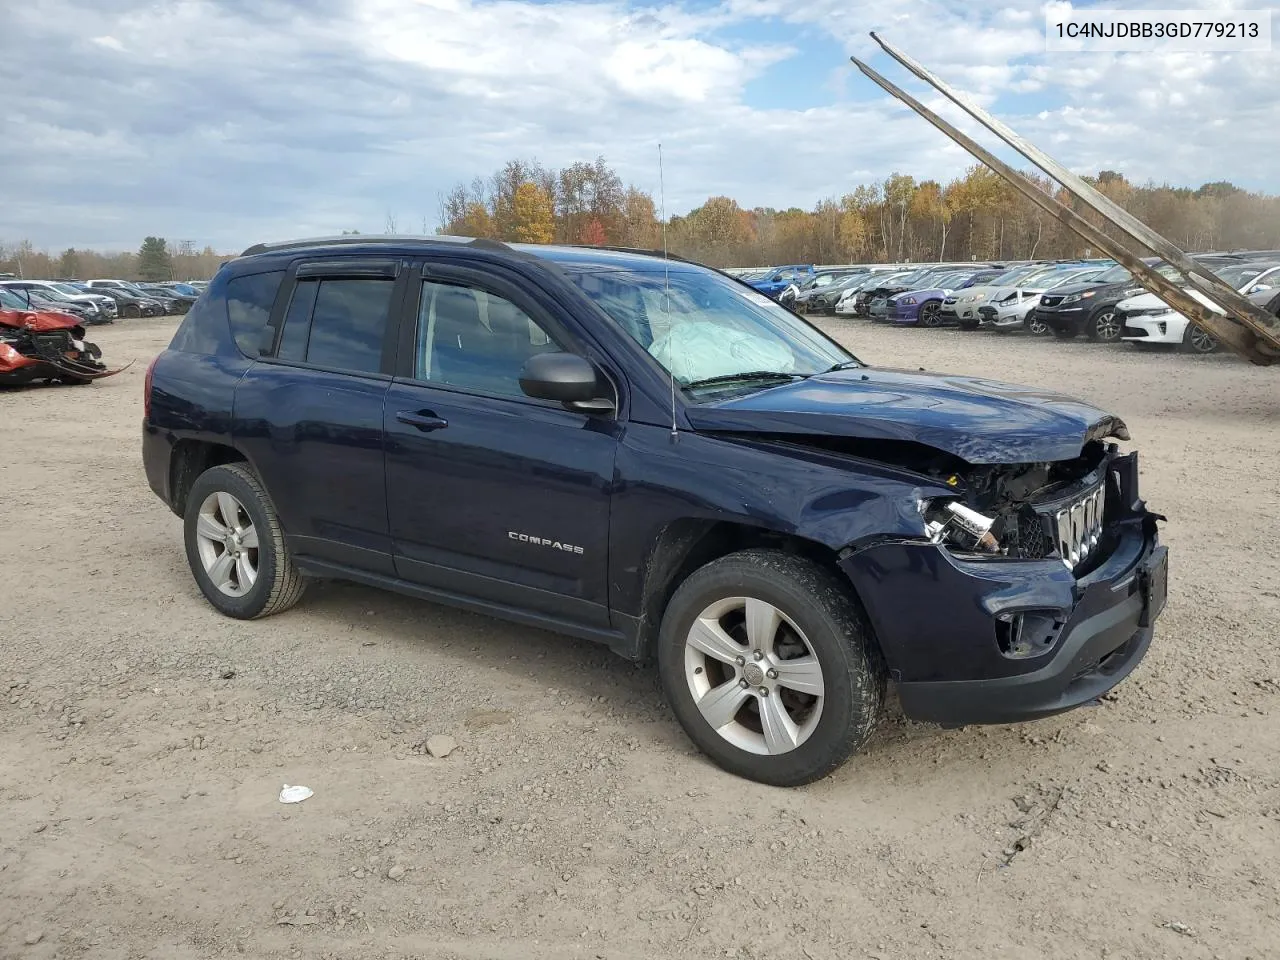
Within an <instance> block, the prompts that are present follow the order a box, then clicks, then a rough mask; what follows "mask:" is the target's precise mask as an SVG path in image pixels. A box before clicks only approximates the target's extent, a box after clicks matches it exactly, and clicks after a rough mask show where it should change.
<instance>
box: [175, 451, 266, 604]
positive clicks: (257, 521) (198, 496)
mask: <svg viewBox="0 0 1280 960" xmlns="http://www.w3.org/2000/svg"><path fill="white" fill-rule="evenodd" d="M217 492H226V493H229V494H231V495H232V496H233V497H235V498H236V499H237V500H239V501H240V503H241V505H242V506H243V507H244V509H245V511H246V512H247V513H248V514H249V517H250V518H251V519H252V520H253V526H254V529H256V530H257V531H258V578H257V580H255V581H254V584H253V588H252V589H251V590H250V591H249V592H248V593H246V594H245V595H244V596H242V597H229V596H227V595H226V594H225V593H223V592H222V591H221V590H219V589H218V588H217V587H216V586H215V585H214V583H213V581H212V580H211V579H209V574H207V573H206V572H205V569H204V564H203V563H202V562H201V561H200V552H199V549H198V547H197V546H196V535H195V531H196V522H197V519H198V517H199V515H200V505H201V504H202V503H204V501H205V500H206V499H207V498H208V496H209V494H211V493H217ZM182 527H183V531H182V532H183V541H184V543H185V544H186V550H187V564H188V565H189V566H190V567H191V575H192V576H193V577H195V581H196V584H197V585H198V586H199V587H200V592H201V593H203V594H204V596H205V599H206V600H208V601H209V603H210V604H211V605H212V606H213V607H214V608H215V609H216V610H218V612H220V613H223V614H226V615H227V616H229V617H235V618H236V619H239V620H251V619H253V618H254V617H256V616H258V614H260V613H261V612H262V611H263V610H264V609H265V608H266V605H267V602H268V601H269V600H270V596H271V585H272V584H273V583H274V582H275V579H276V565H277V564H278V563H279V562H280V557H278V556H277V555H276V545H275V541H274V539H273V538H272V536H271V523H270V518H269V517H268V515H267V511H266V508H265V507H264V505H263V503H262V500H261V494H260V493H259V492H258V491H257V490H256V489H254V487H253V486H252V485H250V484H249V483H248V482H247V481H246V480H245V479H244V477H242V476H240V474H239V473H237V472H236V471H235V470H233V469H230V468H227V467H213V468H211V469H209V470H206V471H205V472H204V473H202V474H201V475H200V476H199V477H197V478H196V481H195V483H193V484H192V485H191V491H190V493H188V495H187V509H186V513H185V515H184V517H183V524H182Z"/></svg>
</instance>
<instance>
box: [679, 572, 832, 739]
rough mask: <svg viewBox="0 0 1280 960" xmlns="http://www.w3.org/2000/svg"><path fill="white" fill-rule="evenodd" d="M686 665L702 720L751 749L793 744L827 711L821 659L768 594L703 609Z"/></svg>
mask: <svg viewBox="0 0 1280 960" xmlns="http://www.w3.org/2000/svg"><path fill="white" fill-rule="evenodd" d="M684 668H685V680H686V681H687V683H688V685H689V692H690V693H691V694H692V696H693V700H694V703H695V704H696V705H697V708H698V710H699V712H700V713H701V714H702V717H703V719H705V720H706V721H707V723H708V724H710V726H711V728H712V729H713V730H715V731H716V733H718V734H719V735H720V736H721V737H723V738H724V739H725V740H727V741H728V742H729V743H731V744H733V745H734V746H736V747H738V748H739V749H742V750H746V751H748V752H750V753H755V754H765V755H777V754H782V753H788V752H790V751H792V750H794V749H796V748H797V747H799V746H800V745H801V744H802V743H804V742H805V741H806V740H807V739H808V738H809V737H810V736H811V735H812V734H813V731H814V730H815V729H816V728H817V726H818V721H819V719H820V718H821V716H822V704H823V696H824V689H825V688H824V683H823V675H822V665H821V664H820V663H819V662H818V658H817V657H816V656H814V653H813V649H812V647H811V646H810V644H809V641H808V639H807V638H806V637H805V635H804V632H803V631H802V630H800V628H799V627H797V626H796V624H795V622H794V621H793V620H792V619H791V618H790V617H788V616H787V615H786V614H785V613H783V612H782V611H781V610H779V609H778V608H777V607H775V606H773V605H772V604H770V603H767V602H765V601H763V600H758V599H755V598H752V597H727V598H725V599H722V600H717V601H716V602H715V603H712V604H711V605H710V606H708V607H707V608H706V609H704V610H703V611H702V612H701V613H700V614H699V615H698V617H697V619H695V620H694V622H693V626H692V627H691V628H690V629H689V633H688V636H687V637H686V638H685V650H684Z"/></svg>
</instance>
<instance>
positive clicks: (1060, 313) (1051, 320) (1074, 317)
mask: <svg viewBox="0 0 1280 960" xmlns="http://www.w3.org/2000/svg"><path fill="white" fill-rule="evenodd" d="M1036 319H1037V320H1039V321H1040V322H1041V323H1043V324H1045V325H1046V326H1047V327H1049V328H1050V329H1051V330H1061V331H1063V332H1064V333H1065V332H1067V331H1070V332H1072V333H1079V332H1080V331H1081V330H1082V329H1084V307H1054V308H1052V309H1046V308H1044V307H1036Z"/></svg>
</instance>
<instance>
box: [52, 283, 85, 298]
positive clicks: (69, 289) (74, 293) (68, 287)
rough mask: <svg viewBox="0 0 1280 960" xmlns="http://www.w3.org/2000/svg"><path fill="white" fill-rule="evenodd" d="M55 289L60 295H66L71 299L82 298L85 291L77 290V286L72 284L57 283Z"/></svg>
mask: <svg viewBox="0 0 1280 960" xmlns="http://www.w3.org/2000/svg"><path fill="white" fill-rule="evenodd" d="M53 289H55V290H57V291H58V292H59V293H65V294H66V295H67V296H69V297H78V296H82V295H83V293H84V291H82V290H79V289H77V288H76V286H75V285H74V284H71V283H55V284H54V285H53Z"/></svg>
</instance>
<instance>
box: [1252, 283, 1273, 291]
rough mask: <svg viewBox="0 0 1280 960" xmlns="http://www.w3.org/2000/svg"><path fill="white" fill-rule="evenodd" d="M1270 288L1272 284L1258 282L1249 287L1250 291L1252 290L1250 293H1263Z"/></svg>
mask: <svg viewBox="0 0 1280 960" xmlns="http://www.w3.org/2000/svg"><path fill="white" fill-rule="evenodd" d="M1270 289H1271V284H1269V283H1257V284H1254V285H1253V286H1252V287H1250V288H1249V292H1250V293H1261V292H1262V291H1263V290H1270Z"/></svg>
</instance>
